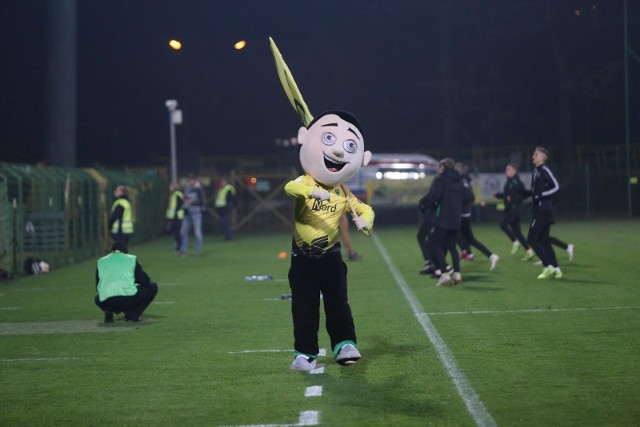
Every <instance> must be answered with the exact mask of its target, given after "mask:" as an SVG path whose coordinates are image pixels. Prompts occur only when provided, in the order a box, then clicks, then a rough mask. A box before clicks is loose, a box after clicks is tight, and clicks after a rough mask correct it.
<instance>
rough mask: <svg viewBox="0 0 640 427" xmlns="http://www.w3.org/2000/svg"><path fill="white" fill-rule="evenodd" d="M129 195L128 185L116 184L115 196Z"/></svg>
mask: <svg viewBox="0 0 640 427" xmlns="http://www.w3.org/2000/svg"><path fill="white" fill-rule="evenodd" d="M126 195H127V187H125V186H124V185H118V186H116V188H115V190H113V196H114V197H115V198H118V197H122V196H126Z"/></svg>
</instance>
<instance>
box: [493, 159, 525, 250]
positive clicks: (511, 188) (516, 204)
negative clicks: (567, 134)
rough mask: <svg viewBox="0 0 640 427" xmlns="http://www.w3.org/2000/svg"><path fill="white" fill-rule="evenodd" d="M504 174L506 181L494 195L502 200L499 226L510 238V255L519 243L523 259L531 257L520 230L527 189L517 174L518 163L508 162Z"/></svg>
mask: <svg viewBox="0 0 640 427" xmlns="http://www.w3.org/2000/svg"><path fill="white" fill-rule="evenodd" d="M504 174H505V175H506V176H507V181H506V182H505V184H504V188H503V189H502V192H501V193H495V194H494V197H496V198H497V199H502V200H504V215H503V217H502V220H501V221H500V228H501V229H502V231H504V233H505V234H506V235H507V237H509V240H511V255H515V254H516V252H517V251H518V248H519V247H520V245H522V247H523V248H524V250H525V251H526V254H525V256H524V258H522V260H523V261H528V260H530V259H531V258H533V256H534V253H533V249H531V247H530V246H529V244H528V243H527V240H526V239H525V238H524V235H523V234H522V230H520V217H521V216H522V202H524V199H525V198H527V189H526V188H525V187H524V184H523V183H522V181H521V180H520V177H519V176H518V165H517V164H515V163H509V164H508V165H507V167H506V168H505V171H504Z"/></svg>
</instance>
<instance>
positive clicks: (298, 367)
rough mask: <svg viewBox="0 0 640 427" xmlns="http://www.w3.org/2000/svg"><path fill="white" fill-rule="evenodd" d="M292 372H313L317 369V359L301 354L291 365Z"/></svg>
mask: <svg viewBox="0 0 640 427" xmlns="http://www.w3.org/2000/svg"><path fill="white" fill-rule="evenodd" d="M290 369H291V370H292V371H312V370H314V369H316V359H314V358H311V357H307V356H305V355H304V354H299V355H297V356H296V357H295V359H293V363H291V368H290Z"/></svg>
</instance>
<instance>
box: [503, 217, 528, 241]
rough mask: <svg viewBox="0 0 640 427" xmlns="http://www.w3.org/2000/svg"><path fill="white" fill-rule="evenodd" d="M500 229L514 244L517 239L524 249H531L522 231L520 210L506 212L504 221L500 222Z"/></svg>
mask: <svg viewBox="0 0 640 427" xmlns="http://www.w3.org/2000/svg"><path fill="white" fill-rule="evenodd" d="M500 228H501V229H502V231H504V232H505V234H506V235H507V236H508V237H509V239H510V240H511V241H512V242H515V241H516V239H517V240H518V241H519V242H520V244H521V245H522V247H523V248H525V249H527V250H528V249H529V244H528V243H527V240H526V239H525V238H524V235H523V234H522V230H520V212H518V209H510V210H508V211H505V212H504V216H503V217H502V221H500Z"/></svg>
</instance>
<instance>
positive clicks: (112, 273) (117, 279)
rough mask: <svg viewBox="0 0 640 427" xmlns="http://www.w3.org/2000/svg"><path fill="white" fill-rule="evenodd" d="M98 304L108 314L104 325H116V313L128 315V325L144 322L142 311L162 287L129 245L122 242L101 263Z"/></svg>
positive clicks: (97, 272)
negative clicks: (145, 270)
mask: <svg viewBox="0 0 640 427" xmlns="http://www.w3.org/2000/svg"><path fill="white" fill-rule="evenodd" d="M96 289H97V291H98V294H97V295H96V298H95V303H96V305H97V306H98V307H100V308H101V309H102V311H104V322H105V323H111V322H113V314H114V313H124V316H125V319H126V320H127V321H128V322H140V321H141V320H142V317H140V316H142V312H143V311H144V310H145V309H146V308H147V307H148V306H149V304H151V301H153V299H154V298H155V296H156V294H157V293H158V285H157V284H155V283H153V282H151V279H150V278H149V276H148V275H147V273H145V272H144V270H143V269H142V267H141V266H140V264H139V263H138V261H137V260H136V256H135V255H131V254H129V253H128V252H127V245H126V243H124V242H122V241H118V242H116V243H114V244H113V246H112V247H111V253H109V254H108V255H106V256H104V257H102V258H100V259H99V260H98V268H97V269H96Z"/></svg>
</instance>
